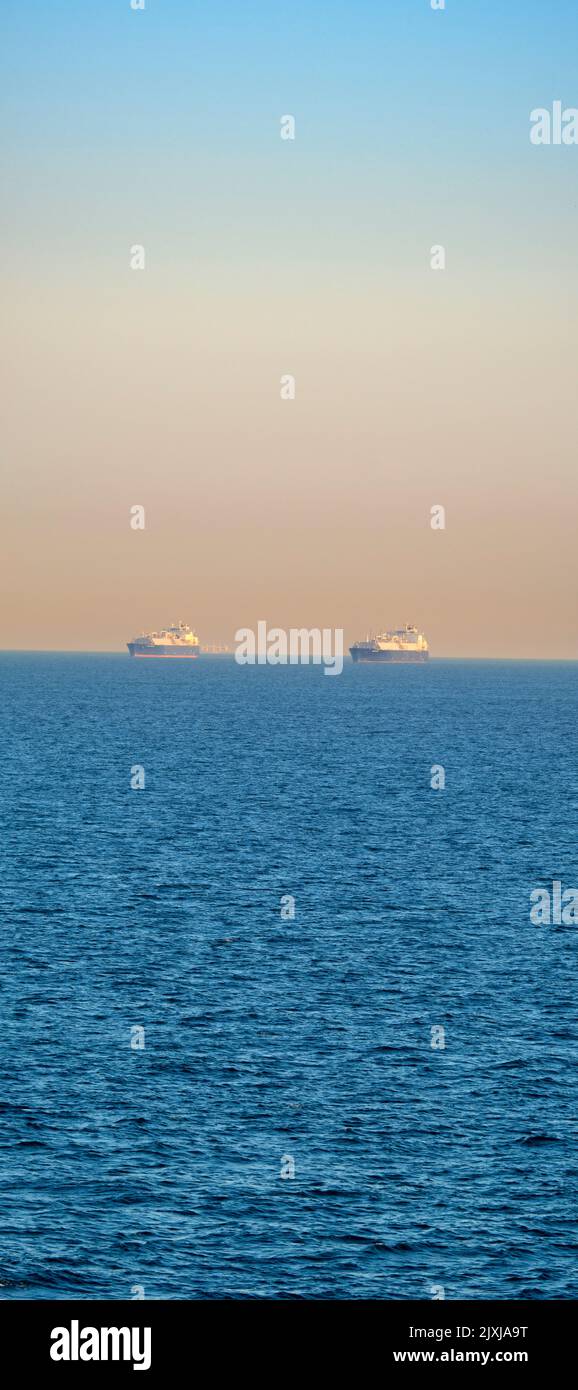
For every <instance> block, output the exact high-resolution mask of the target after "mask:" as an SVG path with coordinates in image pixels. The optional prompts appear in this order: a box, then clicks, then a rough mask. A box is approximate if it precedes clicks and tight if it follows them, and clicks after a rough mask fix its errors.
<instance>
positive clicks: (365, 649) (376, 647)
mask: <svg viewBox="0 0 578 1390" xmlns="http://www.w3.org/2000/svg"><path fill="white" fill-rule="evenodd" d="M349 650H350V652H351V655H352V657H353V660H354V661H413V662H422V661H427V660H428V657H429V647H428V644H427V642H426V639H425V637H424V636H423V633H421V632H418V630H417V628H416V627H412V626H411V624H410V623H407V624H406V626H405V627H398V628H396V629H395V631H394V632H380V633H379V635H378V636H377V637H366V639H365V641H364V642H354V643H353V646H352V647H350V648H349Z"/></svg>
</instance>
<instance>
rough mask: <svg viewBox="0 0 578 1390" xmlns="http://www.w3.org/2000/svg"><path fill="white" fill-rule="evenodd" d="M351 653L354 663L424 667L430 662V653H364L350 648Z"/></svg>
mask: <svg viewBox="0 0 578 1390" xmlns="http://www.w3.org/2000/svg"><path fill="white" fill-rule="evenodd" d="M349 651H350V653H351V656H352V659H353V661H370V662H372V663H374V662H377V661H379V662H387V663H388V664H389V665H390V666H391V665H402V666H407V665H411V666H422V665H423V663H424V661H428V660H429V652H388V651H385V652H380V651H371V650H369V651H363V650H360V648H359V647H350V648H349Z"/></svg>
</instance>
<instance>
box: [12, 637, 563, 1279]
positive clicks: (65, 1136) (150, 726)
mask: <svg viewBox="0 0 578 1390" xmlns="http://www.w3.org/2000/svg"><path fill="white" fill-rule="evenodd" d="M577 685H578V667H577V666H576V665H575V664H570V663H568V664H565V663H552V664H540V663H529V664H524V663H499V662H487V663H486V662H470V663H468V662H464V663H459V662H431V663H430V666H429V668H419V667H411V666H409V667H403V666H397V667H393V668H383V667H381V668H380V667H378V668H372V667H369V666H367V667H366V666H357V667H353V666H351V665H348V666H347V667H346V669H345V670H344V672H343V674H342V676H341V677H338V678H330V679H328V678H327V677H325V676H324V675H323V674H322V671H321V670H319V669H318V668H313V667H312V668H256V669H251V668H240V667H237V666H236V665H235V663H234V662H233V661H232V660H228V659H226V658H223V659H219V658H214V659H211V658H205V659H204V660H201V661H200V662H198V663H188V662H178V663H175V664H171V663H162V662H160V663H158V664H157V663H153V662H143V663H139V662H134V661H133V662H131V661H130V660H129V659H128V658H127V657H126V658H125V657H124V656H120V655H119V656H88V655H87V656H64V655H58V656H42V655H8V654H4V655H2V656H1V657H0V690H1V697H2V698H1V708H0V722H1V739H2V742H1V748H2V764H1V781H2V786H1V794H2V839H1V850H2V873H1V879H0V894H1V899H2V908H1V927H2V938H1V939H2V971H1V977H0V984H1V991H0V1004H1V1017H2V1027H1V1030H0V1208H1V1212H2V1232H1V1236H0V1285H1V1287H0V1293H1V1294H2V1296H3V1297H5V1298H66V1297H74V1298H110V1299H123V1298H130V1297H131V1290H133V1287H134V1286H135V1285H141V1286H143V1287H144V1291H145V1294H146V1296H147V1297H149V1298H179V1299H183V1298H185V1299H189V1298H219V1297H233V1298H239V1297H251V1298H259V1297H281V1298H287V1297H289V1298H339V1299H343V1298H359V1297H372V1298H386V1299H411V1298H424V1297H426V1298H427V1297H431V1296H432V1295H431V1289H432V1285H434V1284H441V1285H443V1287H444V1289H445V1296H446V1298H448V1299H451V1298H487V1297H497V1298H532V1299H551V1298H571V1297H576V1293H577V1284H578V1276H577V1273H576V1210H577V1175H578V1151H577V1126H578V1109H577V1106H578V1095H577V1089H578V1065H577V1064H578V1047H577V1043H578V1010H577V1002H576V1001H577V971H576V967H577V950H578V928H577V927H572V926H564V925H560V926H556V925H553V926H550V927H535V926H533V925H532V924H531V923H530V919H529V895H530V892H531V890H532V889H533V888H535V887H537V886H547V885H548V884H550V885H551V883H552V881H553V880H554V879H559V880H561V882H562V886H563V888H568V887H572V886H574V885H578V863H577V860H578V854H577V843H578V840H577V827H578V756H577V754H578V749H577V743H578V736H577V727H578V721H577V716H578V700H577ZM137 764H139V765H142V766H143V767H144V770H145V777H146V785H145V788H144V790H132V789H131V786H130V776H131V767H133V766H135V765H137ZM434 764H441V765H443V767H444V768H445V774H446V787H445V790H438V791H436V790H432V788H431V786H430V776H431V768H432V765H434ZM285 895H291V896H293V897H294V898H295V917H294V919H292V920H291V919H284V918H283V917H282V916H281V915H280V900H281V898H282V897H283V896H285ZM139 1027H140V1028H143V1029H144V1041H145V1046H144V1048H140V1049H139V1048H135V1047H131V1038H132V1039H133V1041H138V1035H137V1034H135V1033H134V1032H133V1030H134V1029H138V1028H139ZM432 1028H434V1029H439V1028H443V1029H444V1030H445V1048H443V1049H442V1048H441V1047H432ZM433 1036H434V1038H440V1037H441V1035H438V1034H434V1035H433ZM292 1163H293V1164H294V1168H295V1176H294V1177H293V1178H286V1179H283V1178H282V1177H281V1176H280V1174H281V1172H282V1171H291V1168H292Z"/></svg>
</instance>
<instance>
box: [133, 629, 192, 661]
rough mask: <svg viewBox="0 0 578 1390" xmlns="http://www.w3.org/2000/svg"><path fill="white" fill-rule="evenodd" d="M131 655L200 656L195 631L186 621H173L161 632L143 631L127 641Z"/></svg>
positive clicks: (189, 657)
mask: <svg viewBox="0 0 578 1390" xmlns="http://www.w3.org/2000/svg"><path fill="white" fill-rule="evenodd" d="M127 647H128V649H129V652H130V655H131V656H140V657H146V656H150V657H160V656H168V657H173V658H174V657H185V658H188V659H189V660H190V659H191V657H193V658H194V657H198V656H200V652H201V647H200V643H199V639H198V637H197V634H196V632H193V630H192V628H190V627H188V626H187V624H186V623H174V624H173V626H172V627H166V628H163V630H162V632H143V633H142V634H141V636H140V637H133V640H132V642H127Z"/></svg>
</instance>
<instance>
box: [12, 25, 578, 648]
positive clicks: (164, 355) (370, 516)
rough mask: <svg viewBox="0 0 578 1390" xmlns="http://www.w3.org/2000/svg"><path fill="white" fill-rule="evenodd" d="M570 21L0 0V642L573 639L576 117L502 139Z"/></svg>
mask: <svg viewBox="0 0 578 1390" xmlns="http://www.w3.org/2000/svg"><path fill="white" fill-rule="evenodd" d="M577 41H578V6H576V4H575V3H574V0H572V3H570V0H548V3H541V0H508V4H507V5H504V4H503V0H500V2H499V3H498V0H447V3H446V8H445V10H444V11H433V10H432V9H431V7H430V3H429V0H350V3H344V0H333V3H328V0H315V3H312V2H311V0H308V2H307V3H304V2H302V0H296V2H294V3H274V0H244V3H240V0H210V3H209V0H206V3H195V0H146V8H145V10H144V11H133V10H132V9H131V7H130V3H129V0H99V3H83V4H80V3H79V4H71V3H70V0H59V2H57V0H27V2H26V3H24V4H23V3H22V0H18V3H16V0H4V6H3V16H2V20H1V28H0V47H1V50H2V58H1V70H0V86H1V88H2V93H3V95H2V98H1V106H2V126H3V132H4V135H3V141H2V147H3V148H2V184H3V188H4V212H3V235H2V301H3V306H4V307H3V320H4V325H5V332H4V335H3V347H2V361H1V373H2V382H3V387H4V390H3V396H4V400H5V404H4V407H3V421H2V436H3V442H4V448H3V461H2V464H1V465H0V466H1V468H2V499H3V502H2V508H1V515H0V532H1V544H0V570H1V574H0V583H1V592H2V595H3V599H2V604H1V610H2V611H1V617H0V647H2V648H8V649H20V648H32V649H43V650H47V649H55V650H58V649H65V650H89V651H97V650H111V651H114V650H117V651H121V650H122V649H123V647H124V645H125V643H126V641H127V640H128V639H129V638H131V637H132V636H134V635H135V633H138V632H140V631H142V630H148V629H151V628H158V627H163V626H165V625H166V624H168V623H170V622H172V621H175V620H177V619H183V620H184V621H187V622H189V623H190V624H191V625H192V626H193V627H194V628H195V629H196V630H197V632H198V633H199V636H200V638H201V641H203V642H207V643H211V642H231V641H232V638H233V634H234V632H235V630H236V629H237V628H239V627H242V626H249V627H255V626H256V623H257V621H258V620H259V619H265V620H266V621H268V623H269V625H270V626H271V627H274V626H275V627H283V628H289V627H291V626H298V627H300V626H307V627H312V626H317V627H343V628H344V629H345V635H346V641H347V642H348V643H349V642H350V641H353V640H355V638H358V637H360V636H363V635H365V633H366V632H367V631H368V630H369V629H373V630H379V629H381V628H383V627H388V626H398V625H399V624H401V623H405V622H414V623H415V624H416V625H417V626H418V627H419V629H420V630H421V631H423V632H425V634H426V636H427V637H428V639H429V642H430V647H431V651H432V655H434V656H455V657H466V656H472V657H476V656H478V657H491V656H496V657H519V658H526V657H548V658H561V659H566V658H572V659H574V658H576V657H577V656H578V623H577V617H576V612H577V602H576V600H577V591H578V584H577V560H576V554H577V551H578V547H577V544H576V530H577V526H576V518H577V504H578V449H577V445H578V438H577V435H578V425H577V407H576V396H577V392H576V367H577V359H578V346H577V340H576V332H577V329H576V325H577V323H578V314H577V292H576V264H577V246H578V236H577V232H578V146H568V145H562V146H559V147H556V146H540V147H538V146H535V145H533V144H532V143H531V142H530V139H529V130H530V112H531V111H532V110H533V109H534V108H536V107H546V108H548V107H551V106H552V102H553V101H555V100H561V101H562V102H563V105H564V106H573V105H576V106H578V70H577V68H576V62H575V54H576V51H577ZM287 114H290V115H293V117H294V119H295V139H294V140H282V139H281V138H280V129H281V125H280V123H281V118H282V117H283V116H284V115H287ZM135 245H140V246H144V248H145V257H146V267H145V269H144V270H133V269H131V264H130V259H131V247H133V246H135ZM435 245H441V246H443V247H444V248H445V254H446V268H445V270H443V271H434V270H432V269H431V265H430V252H431V247H432V246H435ZM287 374H290V375H292V376H293V377H294V378H295V399H293V400H283V399H281V394H280V382H281V377H283V376H285V375H287ZM135 505H141V506H144V508H145V523H146V524H145V528H144V529H143V530H134V529H132V528H131V526H130V514H131V508H132V507H133V506H135ZM439 505H441V506H443V507H445V513H446V525H445V529H440V530H432V528H431V525H430V521H431V508H432V507H433V506H439Z"/></svg>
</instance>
